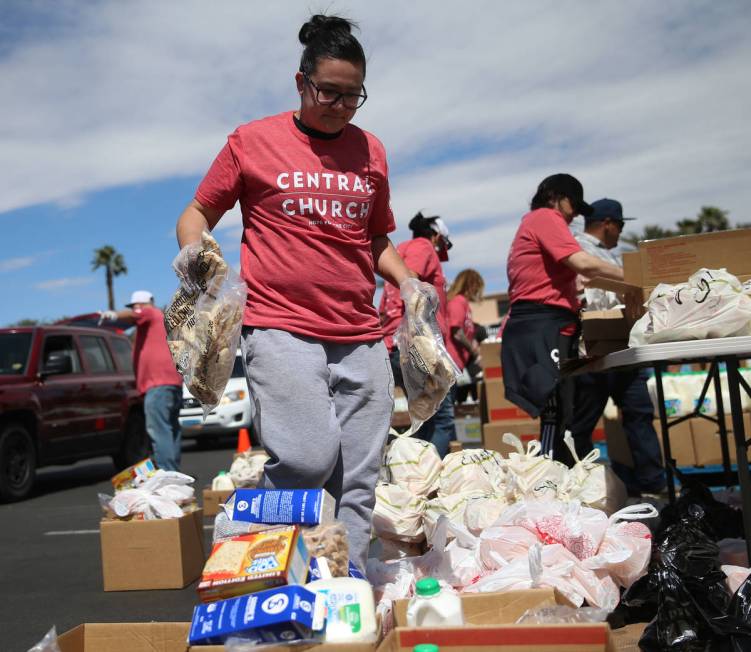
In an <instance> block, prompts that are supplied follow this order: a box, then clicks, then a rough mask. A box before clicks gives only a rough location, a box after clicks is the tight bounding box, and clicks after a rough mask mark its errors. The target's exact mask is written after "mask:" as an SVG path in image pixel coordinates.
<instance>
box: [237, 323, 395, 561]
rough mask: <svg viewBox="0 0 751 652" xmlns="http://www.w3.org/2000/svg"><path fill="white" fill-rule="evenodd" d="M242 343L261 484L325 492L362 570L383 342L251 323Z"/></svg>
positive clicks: (386, 386) (386, 412)
mask: <svg viewBox="0 0 751 652" xmlns="http://www.w3.org/2000/svg"><path fill="white" fill-rule="evenodd" d="M240 345H241V348H242V352H243V360H244V362H245V376H246V378H247V380H248V387H249V389H250V394H251V399H252V400H253V403H254V414H253V427H254V428H255V431H256V433H257V434H258V436H259V438H260V440H261V443H262V444H263V446H264V448H265V449H266V452H267V453H268V454H269V456H270V457H271V459H270V460H269V461H268V462H267V463H266V466H265V469H264V476H265V480H264V482H265V486H266V487H267V488H283V489H290V488H301V489H302V488H319V487H323V488H324V489H326V490H327V491H328V492H329V493H330V494H331V495H332V496H334V498H335V499H336V502H337V517H338V518H339V520H341V521H343V523H344V524H345V526H346V528H347V534H348V539H349V549H350V555H349V556H350V559H351V560H352V561H353V562H354V563H355V564H357V565H358V566H359V567H360V569H361V570H364V569H365V563H366V561H367V555H368V545H369V543H370V531H371V517H372V513H373V507H374V505H375V485H376V480H377V479H378V471H379V468H380V464H381V456H382V452H383V446H384V444H385V442H386V437H387V436H388V430H389V423H390V420H391V412H392V409H393V405H394V400H393V395H394V380H393V377H392V375H391V366H390V363H389V356H388V351H387V350H386V347H385V346H384V344H383V342H381V341H376V342H364V343H359V344H336V343H332V342H323V341H321V340H315V339H312V338H309V337H304V336H300V335H295V334H293V333H289V332H287V331H282V330H276V329H265V328H248V327H246V328H244V329H243V335H242V338H241V342H240Z"/></svg>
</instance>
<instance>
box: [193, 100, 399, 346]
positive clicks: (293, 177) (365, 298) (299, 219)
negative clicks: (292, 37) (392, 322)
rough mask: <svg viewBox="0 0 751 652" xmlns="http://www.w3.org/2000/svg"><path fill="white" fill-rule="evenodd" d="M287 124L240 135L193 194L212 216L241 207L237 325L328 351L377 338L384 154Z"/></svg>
mask: <svg viewBox="0 0 751 652" xmlns="http://www.w3.org/2000/svg"><path fill="white" fill-rule="evenodd" d="M292 116H293V113H292V112H291V111H290V112H287V113H282V114H279V115H275V116H271V117H268V118H264V119H262V120H257V121H254V122H250V123H248V124H246V125H243V126H241V127H238V128H237V130H236V131H235V132H234V133H233V134H231V135H230V136H229V138H228V142H227V144H226V145H225V146H224V149H222V151H221V152H220V153H219V156H217V158H216V160H215V161H214V163H213V165H212V166H211V169H210V170H209V171H208V173H207V174H206V177H205V178H204V179H203V181H202V182H201V184H200V186H199V187H198V190H197V192H196V199H197V200H198V201H199V202H200V203H201V204H202V205H203V206H208V207H210V208H213V209H215V210H219V211H227V210H229V209H230V208H232V207H233V206H234V205H235V202H236V201H238V200H239V201H240V208H241V211H242V217H243V236H242V246H241V254H240V255H241V266H242V276H243V279H244V280H245V282H246V283H247V284H248V298H247V302H246V306H245V314H244V318H243V323H244V324H245V325H247V326H256V327H260V328H278V329H281V330H286V331H289V332H292V333H298V334H301V335H306V336H308V337H314V338H316V339H320V340H328V341H332V342H359V341H368V340H377V339H380V338H381V336H382V333H381V328H380V323H379V319H378V312H377V311H376V309H375V307H374V306H373V295H374V293H375V273H374V267H373V254H372V252H371V249H370V243H371V238H372V237H373V236H377V235H385V234H387V233H389V232H390V231H393V230H394V229H395V228H396V227H395V224H394V217H393V215H392V213H391V208H390V206H389V183H388V166H387V164H386V154H385V152H384V149H383V145H382V144H381V143H380V141H379V140H378V139H376V138H375V137H374V136H372V135H371V134H369V133H368V132H366V131H363V130H362V129H359V128H358V127H355V126H354V125H347V126H346V127H345V128H344V130H343V132H342V134H341V135H340V136H338V137H337V138H335V139H332V140H324V139H321V138H311V137H310V136H307V135H306V134H304V133H302V132H301V131H300V130H299V129H298V128H297V127H296V126H295V124H294V122H293V119H292Z"/></svg>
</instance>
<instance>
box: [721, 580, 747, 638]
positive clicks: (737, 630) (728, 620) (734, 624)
mask: <svg viewBox="0 0 751 652" xmlns="http://www.w3.org/2000/svg"><path fill="white" fill-rule="evenodd" d="M717 625H718V627H722V629H723V630H725V631H730V632H731V633H730V635H729V637H728V644H727V647H724V648H719V647H718V648H717V651H716V652H725V650H727V651H728V652H751V580H748V579H747V580H746V581H745V582H743V584H741V585H740V586H739V587H738V590H737V591H736V592H735V595H734V596H733V599H732V600H731V601H730V607H729V609H728V615H727V616H725V617H723V618H719V619H718V622H717ZM713 652H715V651H714V650H713Z"/></svg>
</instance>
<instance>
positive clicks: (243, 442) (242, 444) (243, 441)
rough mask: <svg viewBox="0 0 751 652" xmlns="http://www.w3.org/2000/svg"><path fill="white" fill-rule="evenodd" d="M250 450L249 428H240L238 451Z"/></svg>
mask: <svg viewBox="0 0 751 652" xmlns="http://www.w3.org/2000/svg"><path fill="white" fill-rule="evenodd" d="M249 450H250V435H249V434H248V429H247V428H240V432H239V433H238V434H237V452H238V453H244V452H245V451H249Z"/></svg>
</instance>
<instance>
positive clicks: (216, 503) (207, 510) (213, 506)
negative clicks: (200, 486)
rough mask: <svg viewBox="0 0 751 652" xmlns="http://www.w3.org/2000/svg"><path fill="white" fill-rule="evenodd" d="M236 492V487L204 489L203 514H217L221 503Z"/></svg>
mask: <svg viewBox="0 0 751 652" xmlns="http://www.w3.org/2000/svg"><path fill="white" fill-rule="evenodd" d="M233 493H235V490H234V489H223V490H220V491H215V490H213V489H211V487H206V488H205V489H204V490H203V515H204V516H216V515H217V514H218V513H219V510H220V509H221V508H220V505H223V504H224V503H225V502H227V499H228V498H229V497H230V496H231V495H232V494H233Z"/></svg>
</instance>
